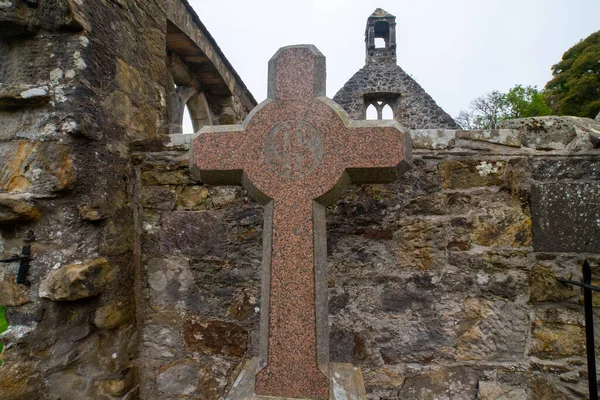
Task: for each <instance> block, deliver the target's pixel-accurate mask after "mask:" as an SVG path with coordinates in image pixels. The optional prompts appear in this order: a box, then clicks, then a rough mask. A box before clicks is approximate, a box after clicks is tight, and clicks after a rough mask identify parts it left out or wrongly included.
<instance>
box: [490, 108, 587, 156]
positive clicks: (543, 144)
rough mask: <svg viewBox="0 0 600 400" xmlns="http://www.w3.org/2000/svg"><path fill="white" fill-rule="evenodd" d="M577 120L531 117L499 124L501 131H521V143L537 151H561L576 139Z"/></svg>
mask: <svg viewBox="0 0 600 400" xmlns="http://www.w3.org/2000/svg"><path fill="white" fill-rule="evenodd" d="M577 125H579V124H578V123H577V118H573V117H571V118H565V117H555V116H547V117H532V118H521V119H511V120H508V121H503V122H501V123H500V125H499V127H500V128H501V129H515V130H520V131H521V143H522V144H523V146H525V147H530V148H532V149H537V150H562V149H564V148H566V147H567V145H568V144H569V143H571V141H572V140H573V139H575V137H577V129H578V127H577Z"/></svg>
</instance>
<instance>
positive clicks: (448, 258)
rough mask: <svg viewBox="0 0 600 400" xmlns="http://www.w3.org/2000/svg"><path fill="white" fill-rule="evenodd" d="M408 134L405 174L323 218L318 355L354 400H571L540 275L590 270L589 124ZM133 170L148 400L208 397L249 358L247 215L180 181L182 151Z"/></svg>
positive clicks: (561, 312) (578, 382) (229, 194)
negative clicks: (324, 342) (346, 379)
mask: <svg viewBox="0 0 600 400" xmlns="http://www.w3.org/2000/svg"><path fill="white" fill-rule="evenodd" d="M559 126H560V129H559V128H558V127H559ZM411 134H412V137H413V147H414V150H413V151H414V162H413V168H412V170H411V171H410V172H408V173H407V174H406V175H405V176H404V177H403V178H401V179H400V181H398V182H397V183H394V184H389V185H361V186H353V187H351V188H350V189H349V190H348V192H347V193H346V195H345V196H343V197H342V198H341V199H340V200H339V201H338V202H336V203H335V204H334V205H333V206H331V207H329V209H328V215H327V237H328V271H329V276H328V287H329V315H330V316H329V320H330V325H331V334H330V338H331V340H330V351H331V358H332V360H334V361H340V362H351V363H354V364H355V365H357V366H360V367H361V368H362V371H363V374H364V378H365V383H366V386H367V391H368V394H369V398H370V399H381V400H382V399H397V398H406V399H428V398H431V399H432V398H451V399H475V398H479V399H497V398H502V396H505V397H506V398H514V399H538V398H544V399H545V398H557V399H561V398H564V399H567V398H582V399H583V398H586V397H587V381H586V364H585V347H584V346H585V336H584V328H583V310H582V305H581V302H582V295H581V292H580V291H579V289H574V288H573V287H570V286H565V285H563V284H562V283H560V282H558V281H557V278H559V277H560V278H569V279H577V280H579V279H581V263H582V261H583V260H584V259H588V260H590V262H591V263H592V266H593V269H594V272H595V273H596V274H597V275H598V274H600V254H599V252H598V246H597V242H598V239H600V225H598V222H597V221H598V220H600V219H599V218H600V215H599V214H598V213H599V211H598V208H597V207H595V206H594V204H598V201H599V200H600V182H599V181H598V178H599V175H598V174H599V172H598V171H599V170H598V166H599V165H598V160H599V159H600V157H599V156H600V150H598V149H597V148H595V145H594V141H595V139H596V138H598V137H600V125H598V124H597V123H596V122H594V121H592V120H586V119H578V118H566V119H565V118H555V117H547V118H539V119H532V120H518V121H514V122H511V123H508V124H507V128H503V129H500V130H496V131H454V130H433V129H432V130H427V129H424V130H413V131H412V132H411ZM534 134H537V135H538V136H537V138H535V139H533V138H532V135H534ZM538 139H539V140H538ZM182 142H185V140H179V141H178V143H182ZM556 143H563V144H562V145H558V144H556ZM542 148H543V149H544V150H542ZM157 150H158V149H157ZM134 158H135V159H136V160H138V161H137V162H138V166H137V167H136V168H138V169H139V176H140V181H139V183H140V185H141V188H142V189H141V200H140V205H141V208H140V220H141V221H142V222H141V225H142V231H141V243H142V255H143V257H142V262H143V265H144V269H145V271H146V274H145V278H144V283H143V297H144V298H145V299H146V324H145V328H144V336H143V348H144V351H143V354H142V358H141V360H140V364H141V365H143V366H144V367H143V368H144V370H145V371H146V372H145V374H144V379H143V381H144V385H147V386H148V387H149V388H150V389H149V390H148V392H147V393H148V395H149V396H150V397H148V398H173V399H175V398H197V399H218V398H223V396H224V395H225V393H226V392H227V390H228V388H229V387H230V385H231V384H232V383H233V381H234V380H235V378H236V376H237V374H238V372H239V371H238V368H239V367H240V363H241V361H242V359H243V358H245V357H251V356H256V355H257V354H258V329H259V316H260V296H261V293H260V268H261V249H262V219H263V214H262V209H261V207H260V206H259V205H258V204H257V203H255V202H254V201H253V200H252V199H251V198H249V197H248V195H247V193H245V191H244V190H243V189H242V188H239V187H212V186H206V185H201V184H198V183H195V182H194V181H193V180H192V179H191V177H190V176H189V170H188V151H187V150H186V146H185V145H181V146H179V147H171V148H170V149H163V150H162V151H155V152H145V153H138V154H136V155H135V156H134ZM540 191H551V192H552V195H551V196H546V195H539V194H536V192H540ZM544 193H545V192H544ZM557 213H558V214H559V215H561V216H563V217H562V218H563V220H561V222H560V223H555V222H553V221H555V219H554V215H555V214H557ZM580 214H581V216H580ZM569 218H572V219H573V220H574V221H576V224H573V225H577V226H576V227H573V228H574V229H570V228H571V226H570V225H569V224H565V222H564V220H565V219H566V220H568V219H569ZM548 222H550V225H548V224H547V223H548ZM553 223H555V225H552V224H553ZM557 226H560V227H561V229H562V231H561V232H562V233H561V234H560V236H558V235H555V236H552V235H551V233H552V232H555V233H556V232H557ZM540 232H542V233H540ZM556 241H560V243H562V245H561V246H562V247H560V248H559V247H555V242H556ZM598 276H600V275H598ZM598 321H599V320H598V319H597V322H598ZM597 328H600V322H598V326H597Z"/></svg>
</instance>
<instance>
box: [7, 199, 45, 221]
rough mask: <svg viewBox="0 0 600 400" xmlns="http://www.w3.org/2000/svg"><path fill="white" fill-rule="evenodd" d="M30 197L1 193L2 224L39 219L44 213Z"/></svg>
mask: <svg viewBox="0 0 600 400" xmlns="http://www.w3.org/2000/svg"><path fill="white" fill-rule="evenodd" d="M28 197H29V196H21V195H6V194H2V195H0V224H14V223H28V222H33V221H37V220H38V219H39V218H40V216H41V214H42V213H41V211H40V210H39V208H38V207H36V206H35V204H34V203H33V201H31V200H29V199H28Z"/></svg>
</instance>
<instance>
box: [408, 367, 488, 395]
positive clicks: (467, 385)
mask: <svg viewBox="0 0 600 400" xmlns="http://www.w3.org/2000/svg"><path fill="white" fill-rule="evenodd" d="M405 379H406V383H405V384H404V386H403V388H402V390H401V391H400V396H401V398H408V399H435V398H440V399H443V398H447V399H453V400H454V399H456V400H471V399H475V398H476V396H477V372H476V371H474V370H472V369H471V368H468V367H447V368H440V369H434V370H431V371H426V372H423V373H421V374H417V375H416V376H410V377H409V376H407V377H406V378H405Z"/></svg>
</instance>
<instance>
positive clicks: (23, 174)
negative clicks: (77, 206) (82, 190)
mask: <svg viewBox="0 0 600 400" xmlns="http://www.w3.org/2000/svg"><path fill="white" fill-rule="evenodd" d="M0 165H1V167H0V190H4V191H8V192H33V193H36V194H38V195H44V194H46V195H48V194H52V193H56V192H61V191H65V190H68V189H72V188H73V186H74V185H75V170H74V168H73V161H72V159H71V156H70V154H69V149H68V147H67V146H65V145H63V144H61V143H58V142H30V141H26V140H19V141H14V142H8V143H3V144H1V145H0Z"/></svg>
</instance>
